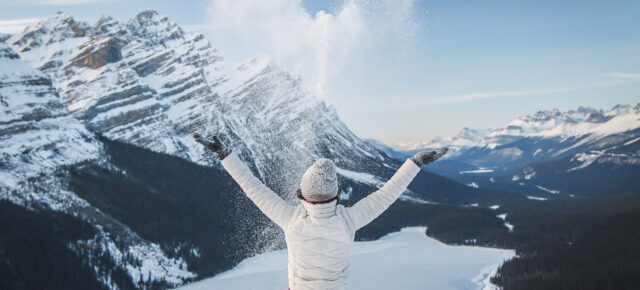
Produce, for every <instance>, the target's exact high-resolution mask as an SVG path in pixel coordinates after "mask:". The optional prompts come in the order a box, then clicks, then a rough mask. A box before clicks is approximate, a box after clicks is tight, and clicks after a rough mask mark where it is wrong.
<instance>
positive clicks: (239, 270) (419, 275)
mask: <svg viewBox="0 0 640 290" xmlns="http://www.w3.org/2000/svg"><path fill="white" fill-rule="evenodd" d="M424 233H425V228H424V227H413V228H405V229H403V230H402V231H400V232H396V233H392V234H389V235H387V236H384V237H382V238H381V239H379V240H376V241H371V242H357V243H355V244H354V246H353V249H352V251H351V267H350V274H349V285H350V287H349V289H494V287H493V285H491V284H490V283H489V279H488V277H490V276H492V275H494V273H495V270H496V269H497V267H498V266H499V265H500V264H502V262H503V261H504V260H506V259H509V258H511V257H513V256H514V251H513V250H503V249H492V248H482V247H470V246H449V245H446V244H443V243H440V242H438V241H437V240H435V239H432V238H429V237H427V236H426V235H425V234H424ZM287 288H288V286H287V251H286V250H279V251H274V252H269V253H265V254H261V255H257V256H255V257H251V258H248V259H246V260H244V261H243V262H242V263H240V264H239V265H238V266H236V267H235V268H233V269H232V270H229V271H227V272H224V273H222V274H219V275H217V276H215V277H213V278H209V279H205V280H202V281H199V282H195V283H192V284H189V285H186V286H183V287H181V288H179V289H181V290H196V289H198V290H200V289H278V290H285V289H287Z"/></svg>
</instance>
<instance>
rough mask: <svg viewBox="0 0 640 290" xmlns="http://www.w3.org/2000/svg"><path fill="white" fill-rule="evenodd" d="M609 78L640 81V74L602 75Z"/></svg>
mask: <svg viewBox="0 0 640 290" xmlns="http://www.w3.org/2000/svg"><path fill="white" fill-rule="evenodd" d="M602 76H603V77H607V78H615V79H623V80H640V74H635V73H620V72H618V73H608V74H604V75H602Z"/></svg>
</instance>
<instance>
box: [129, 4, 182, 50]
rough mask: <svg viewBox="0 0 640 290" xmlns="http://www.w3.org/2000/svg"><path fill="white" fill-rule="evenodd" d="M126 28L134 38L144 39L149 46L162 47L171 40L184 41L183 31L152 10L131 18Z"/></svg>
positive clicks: (171, 21) (173, 22)
mask: <svg viewBox="0 0 640 290" xmlns="http://www.w3.org/2000/svg"><path fill="white" fill-rule="evenodd" d="M127 27H128V29H129V31H130V32H131V33H132V35H133V36H134V37H138V38H143V39H145V40H146V41H147V43H148V44H149V45H156V44H163V45H164V44H165V43H166V42H168V41H171V40H178V39H184V36H185V31H184V30H183V29H182V28H181V27H180V26H179V25H178V24H177V23H176V22H175V21H173V20H170V19H169V18H168V17H166V16H161V15H159V14H158V12H157V11H155V10H152V9H147V10H144V11H142V12H140V13H138V15H136V17H134V18H131V19H130V20H129V21H128V22H127Z"/></svg>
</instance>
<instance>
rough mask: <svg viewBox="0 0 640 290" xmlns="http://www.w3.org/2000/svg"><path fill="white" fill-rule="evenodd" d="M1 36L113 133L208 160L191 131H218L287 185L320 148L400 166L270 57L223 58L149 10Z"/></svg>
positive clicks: (367, 162) (60, 17)
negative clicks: (235, 60)
mask: <svg viewBox="0 0 640 290" xmlns="http://www.w3.org/2000/svg"><path fill="white" fill-rule="evenodd" d="M6 43H7V44H8V45H9V46H11V47H12V48H13V49H14V50H15V51H17V52H18V53H19V54H20V55H21V57H22V58H23V59H25V60H26V61H27V62H28V63H29V64H30V65H32V66H33V67H37V68H38V69H40V70H41V71H42V72H44V73H45V74H46V75H48V76H49V77H50V78H51V79H52V80H53V83H54V86H55V87H56V89H57V91H58V92H59V94H60V96H61V97H62V99H63V101H64V102H65V103H66V104H67V106H68V108H69V109H70V110H71V111H72V112H73V114H74V116H76V117H77V118H79V119H81V120H82V121H83V122H84V123H85V124H86V125H87V127H88V128H89V129H91V130H92V131H95V132H98V133H100V134H102V135H104V136H106V137H107V138H110V139H115V140H120V141H124V142H128V143H131V144H134V145H137V146H142V147H144V148H149V149H151V150H154V151H156V152H162V153H168V154H172V155H176V156H180V157H183V158H185V159H188V160H191V161H195V162H198V163H201V164H209V163H210V162H211V158H210V156H209V155H207V154H206V153H205V152H204V151H203V148H202V146H199V145H198V144H196V143H195V142H193V141H192V140H191V137H190V134H191V133H192V132H201V133H205V134H218V135H219V136H220V137H221V139H222V140H223V141H224V142H226V143H228V144H229V145H230V146H231V147H232V148H233V150H234V151H236V152H239V153H240V154H241V156H242V158H243V159H244V160H245V161H247V162H248V163H250V164H251V165H252V166H251V167H252V168H253V169H254V170H255V171H256V173H257V174H258V175H259V176H260V177H262V178H264V179H265V180H267V181H269V182H270V184H272V186H276V187H278V188H280V189H282V190H283V191H295V187H296V186H297V182H298V180H299V176H297V175H300V174H301V172H303V169H304V168H306V166H308V165H309V164H310V163H311V162H312V161H313V160H314V159H315V158H317V157H318V156H325V157H330V158H332V159H334V161H336V162H337V163H338V166H340V167H342V168H344V169H348V170H356V171H358V170H360V169H362V168H371V167H373V171H375V172H377V174H378V175H380V176H383V177H386V176H387V175H389V174H390V173H391V169H390V168H387V167H385V166H382V163H383V162H385V161H386V162H387V164H388V165H389V166H390V167H394V166H397V165H398V162H397V161H396V160H394V159H390V158H388V157H386V156H385V155H383V154H381V152H380V151H378V150H377V149H376V148H375V147H373V146H371V145H370V144H369V143H367V142H364V141H362V140H360V139H359V138H358V137H357V136H355V135H354V134H353V133H352V132H351V131H350V130H349V129H348V128H347V127H346V126H345V125H344V124H343V123H342V121H340V119H339V118H338V116H337V114H336V111H335V110H334V109H333V108H331V107H330V106H328V105H327V104H325V103H324V102H323V101H321V100H320V99H318V98H317V97H315V96H313V95H311V94H309V93H308V92H306V91H304V90H303V89H302V86H301V84H300V80H299V79H298V78H295V77H293V76H291V75H290V74H289V73H287V72H285V71H284V70H282V69H281V68H280V67H279V66H277V65H276V64H275V63H274V62H273V61H271V60H270V59H269V58H268V57H266V56H259V57H256V58H253V59H251V60H249V61H247V62H245V63H243V64H241V65H239V66H234V65H230V64H225V63H223V61H222V57H221V56H220V55H219V54H218V52H217V51H216V49H215V48H213V47H212V46H211V44H210V43H209V42H208V41H207V40H205V39H204V37H203V35H202V34H201V33H197V32H186V31H184V30H183V29H182V28H180V27H179V26H178V25H177V24H176V23H175V22H174V21H171V20H169V19H168V18H167V17H164V16H160V15H158V14H157V12H155V11H153V10H147V11H143V12H141V13H139V14H138V15H137V16H136V17H134V18H132V19H131V20H129V21H128V22H127V23H118V22H117V21H115V20H113V19H112V18H110V17H108V16H104V17H102V18H100V19H99V20H98V21H97V23H96V24H95V25H89V24H87V23H82V22H76V21H74V20H73V18H72V17H71V16H70V15H68V14H65V13H59V14H56V15H54V16H52V17H49V18H47V19H44V20H42V21H41V22H39V23H38V24H36V25H34V26H31V27H28V28H27V29H25V30H24V31H23V32H22V33H19V34H16V35H13V36H12V37H11V38H9V39H8V40H7V41H6ZM274 148H286V149H287V150H274ZM283 172H287V173H293V174H288V175H286V178H281V176H284V175H283V174H282V173H283Z"/></svg>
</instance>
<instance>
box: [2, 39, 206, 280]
mask: <svg viewBox="0 0 640 290" xmlns="http://www.w3.org/2000/svg"><path fill="white" fill-rule="evenodd" d="M0 68H1V70H0V109H1V110H2V114H1V115H0V133H1V134H0V152H1V154H2V155H1V157H0V158H1V159H0V200H9V201H11V202H12V203H14V204H18V205H21V206H24V207H26V208H29V209H34V210H54V211H61V212H64V213H68V214H70V215H72V216H74V217H78V218H82V219H83V220H85V221H88V222H90V224H92V225H93V226H94V227H95V229H94V230H95V231H96V232H97V234H96V235H95V236H94V237H93V238H91V239H88V240H78V241H72V242H70V244H69V245H68V247H69V249H70V250H72V251H74V252H76V253H77V254H78V255H81V256H83V257H84V259H86V261H87V263H88V264H89V265H90V266H91V267H92V268H93V269H94V270H95V275H96V278H97V280H98V281H100V282H102V283H103V284H104V285H105V286H106V287H109V288H114V287H116V284H114V281H113V279H112V278H113V277H112V276H111V275H112V273H113V272H114V269H113V268H110V267H112V266H111V265H110V264H105V263H104V261H103V260H101V259H102V258H105V259H106V260H108V261H110V262H109V263H113V264H115V265H117V266H118V267H122V268H123V269H127V270H126V273H127V274H128V275H129V276H130V277H131V279H132V281H133V282H134V283H136V284H137V283H138V282H139V281H140V280H138V279H139V278H140V277H141V276H140V275H141V273H144V274H145V275H147V276H146V278H145V279H143V280H141V281H142V282H144V281H153V280H156V281H159V280H164V281H166V283H168V284H169V285H177V284H181V283H182V282H183V280H184V279H190V278H193V277H195V275H194V274H193V273H191V272H189V271H187V270H185V269H184V268H185V266H186V264H185V262H184V261H183V260H181V259H175V258H169V257H167V256H166V254H165V253H164V252H163V250H162V249H160V247H159V246H158V245H157V244H153V243H150V242H148V241H146V240H144V239H142V238H140V237H139V236H138V235H137V234H136V233H135V232H133V231H131V230H130V229H129V228H128V227H126V226H125V225H123V224H122V223H120V222H119V221H117V220H114V219H113V218H112V217H110V216H108V215H105V214H104V213H103V212H101V211H100V210H98V209H96V208H94V207H93V206H91V205H90V204H89V203H88V202H86V201H85V200H84V199H82V198H80V197H78V196H77V195H76V194H74V193H73V192H71V191H69V190H67V188H66V187H65V185H64V174H63V173H61V171H60V170H62V169H61V168H62V167H63V166H67V165H72V164H75V163H78V162H83V161H85V162H86V161H92V162H103V163H105V162H106V161H105V160H104V157H103V154H102V145H101V143H100V142H99V141H98V140H97V139H96V138H95V137H94V134H93V133H91V132H90V131H89V130H87V129H86V128H85V127H84V125H83V124H82V123H81V122H80V121H78V120H77V119H76V118H74V117H73V116H71V113H70V112H69V111H68V110H67V107H66V106H65V105H64V104H63V103H62V102H61V100H60V98H59V96H58V94H57V93H56V91H55V89H54V88H53V87H52V86H51V81H50V80H49V79H48V78H47V77H46V76H45V75H43V74H42V73H41V72H40V71H38V70H36V69H34V68H31V67H30V66H28V65H27V64H26V63H25V62H23V61H22V60H21V59H20V57H19V56H18V54H16V53H15V52H14V51H13V50H11V49H10V48H9V47H7V46H6V45H4V44H2V43H0ZM116 242H117V244H116ZM125 256H127V257H128V258H127V259H125ZM138 264H140V265H142V266H141V267H138V266H135V265H138Z"/></svg>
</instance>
